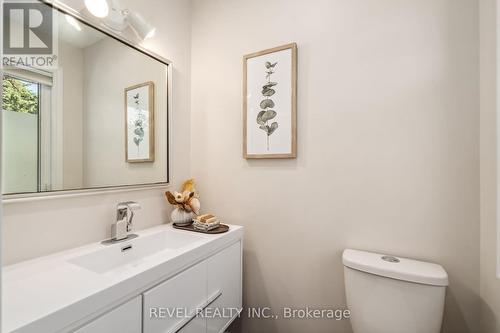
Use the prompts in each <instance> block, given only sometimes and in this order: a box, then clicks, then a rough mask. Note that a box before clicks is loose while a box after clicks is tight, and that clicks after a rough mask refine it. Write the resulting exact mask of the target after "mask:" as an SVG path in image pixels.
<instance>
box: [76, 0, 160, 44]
mask: <svg viewBox="0 0 500 333" xmlns="http://www.w3.org/2000/svg"><path fill="white" fill-rule="evenodd" d="M87 2H92V3H93V5H94V6H97V5H96V4H95V3H94V2H99V3H100V2H105V3H106V9H107V14H106V15H105V16H97V15H95V14H94V12H93V11H92V10H91V8H90V7H89V6H88V5H87ZM85 5H87V9H88V10H89V12H90V13H91V14H92V15H94V16H97V17H100V18H101V19H102V23H104V24H105V25H106V26H107V27H109V28H111V29H113V30H115V31H117V32H120V33H121V32H123V31H124V30H125V29H126V28H127V27H130V28H131V29H132V30H133V31H134V32H135V34H136V35H137V37H139V38H140V39H141V40H143V39H147V38H151V37H153V36H154V34H155V31H156V29H155V28H154V27H153V26H152V25H151V24H149V23H148V22H147V21H146V20H145V19H144V17H142V15H140V14H139V13H136V12H133V11H131V10H129V9H126V8H123V6H122V4H121V2H120V0H109V5H108V2H107V1H106V0H85Z"/></svg>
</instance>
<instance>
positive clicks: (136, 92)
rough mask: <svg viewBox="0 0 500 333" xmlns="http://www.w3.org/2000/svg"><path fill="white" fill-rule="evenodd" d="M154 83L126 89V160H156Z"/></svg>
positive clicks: (131, 161)
mask: <svg viewBox="0 0 500 333" xmlns="http://www.w3.org/2000/svg"><path fill="white" fill-rule="evenodd" d="M154 100H155V99H154V83H153V82H150V81H149V82H145V83H141V84H138V85H135V86H132V87H128V88H126V89H125V160H126V161H127V162H129V163H134V162H154V160H155V135H154V129H155V126H154V113H155V112H154V110H155V105H154V104H155V103H154Z"/></svg>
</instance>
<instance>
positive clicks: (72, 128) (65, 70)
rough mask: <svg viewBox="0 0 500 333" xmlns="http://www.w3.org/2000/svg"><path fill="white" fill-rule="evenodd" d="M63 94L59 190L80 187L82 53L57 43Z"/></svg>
mask: <svg viewBox="0 0 500 333" xmlns="http://www.w3.org/2000/svg"><path fill="white" fill-rule="evenodd" d="M58 52H59V66H60V68H62V76H63V90H62V91H63V94H62V96H59V98H62V99H63V102H62V105H63V140H62V146H63V151H62V156H63V177H62V179H63V184H62V188H66V189H73V188H81V187H82V185H83V141H82V138H83V125H82V124H83V77H84V75H83V73H84V72H83V52H82V49H80V48H78V47H75V46H72V45H70V44H69V43H63V42H61V41H60V42H59V45H58Z"/></svg>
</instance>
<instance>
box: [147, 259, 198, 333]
mask: <svg viewBox="0 0 500 333" xmlns="http://www.w3.org/2000/svg"><path fill="white" fill-rule="evenodd" d="M206 279H207V262H206V261H203V262H201V263H199V264H197V265H195V266H193V267H191V268H189V269H187V270H185V271H183V272H181V273H179V274H178V275H176V276H174V277H172V278H170V279H169V280H167V281H165V282H163V283H161V284H160V285H158V286H156V287H154V288H153V289H150V290H148V291H146V292H145V293H144V294H143V302H144V308H143V311H144V312H143V314H144V317H143V320H144V333H174V332H177V331H179V330H180V329H181V328H182V329H183V330H184V329H185V330H186V332H188V328H189V327H192V326H194V325H196V322H198V320H199V318H194V316H196V310H197V309H201V308H203V307H204V306H205V305H206V302H207V285H206ZM203 325H204V323H203ZM183 330H180V332H184V331H183ZM203 331H204V330H203ZM199 332H200V331H199Z"/></svg>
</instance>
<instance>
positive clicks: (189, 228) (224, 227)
mask: <svg viewBox="0 0 500 333" xmlns="http://www.w3.org/2000/svg"><path fill="white" fill-rule="evenodd" d="M172 225H173V226H174V228H175V229H181V230H187V231H194V232H201V233H202V234H222V233H224V232H227V231H229V226H228V225H225V224H220V225H219V226H218V227H217V228H215V229H212V230H208V231H203V230H198V229H196V228H195V227H194V226H193V224H192V223H191V224H189V225H183V226H180V225H175V224H173V223H172Z"/></svg>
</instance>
